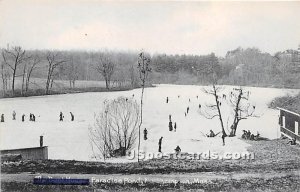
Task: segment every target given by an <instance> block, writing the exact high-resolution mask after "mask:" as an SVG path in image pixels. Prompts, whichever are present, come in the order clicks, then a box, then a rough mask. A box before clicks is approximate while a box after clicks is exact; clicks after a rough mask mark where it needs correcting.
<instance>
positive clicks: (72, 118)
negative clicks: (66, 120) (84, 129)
mask: <svg viewBox="0 0 300 192" xmlns="http://www.w3.org/2000/svg"><path fill="white" fill-rule="evenodd" d="M70 114H71V121H74V115H73V113H72V112H70Z"/></svg>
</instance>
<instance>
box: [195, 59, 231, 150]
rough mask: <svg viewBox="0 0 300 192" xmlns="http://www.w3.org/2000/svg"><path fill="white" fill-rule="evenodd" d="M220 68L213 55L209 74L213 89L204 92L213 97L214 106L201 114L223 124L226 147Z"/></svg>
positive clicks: (223, 137)
mask: <svg viewBox="0 0 300 192" xmlns="http://www.w3.org/2000/svg"><path fill="white" fill-rule="evenodd" d="M218 68H219V65H218V59H217V58H216V57H215V55H214V54H211V56H210V57H209V58H208V65H207V72H208V74H209V75H210V81H211V82H212V88H207V89H204V92H205V93H207V94H209V95H212V96H213V98H214V104H208V105H206V109H204V110H201V111H200V114H201V115H202V116H204V117H205V118H207V119H213V118H215V117H218V118H219V121H220V124H221V131H222V139H223V145H225V137H227V134H226V132H225V128H224V121H223V117H222V112H221V109H220V106H221V103H220V101H219V99H220V96H219V94H220V91H221V90H222V87H219V86H217V85H216V84H217V74H218Z"/></svg>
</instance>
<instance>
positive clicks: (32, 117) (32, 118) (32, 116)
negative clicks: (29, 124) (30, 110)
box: [31, 114, 35, 122]
mask: <svg viewBox="0 0 300 192" xmlns="http://www.w3.org/2000/svg"><path fill="white" fill-rule="evenodd" d="M31 120H32V121H33V122H35V115H34V114H32V115H31Z"/></svg>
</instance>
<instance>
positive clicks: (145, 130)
mask: <svg viewBox="0 0 300 192" xmlns="http://www.w3.org/2000/svg"><path fill="white" fill-rule="evenodd" d="M147 134H148V131H147V129H146V128H145V129H144V140H147V139H148V138H147Z"/></svg>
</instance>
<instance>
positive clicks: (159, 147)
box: [158, 137, 163, 152]
mask: <svg viewBox="0 0 300 192" xmlns="http://www.w3.org/2000/svg"><path fill="white" fill-rule="evenodd" d="M162 139H163V137H161V138H160V139H159V141H158V152H161V143H162Z"/></svg>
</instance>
